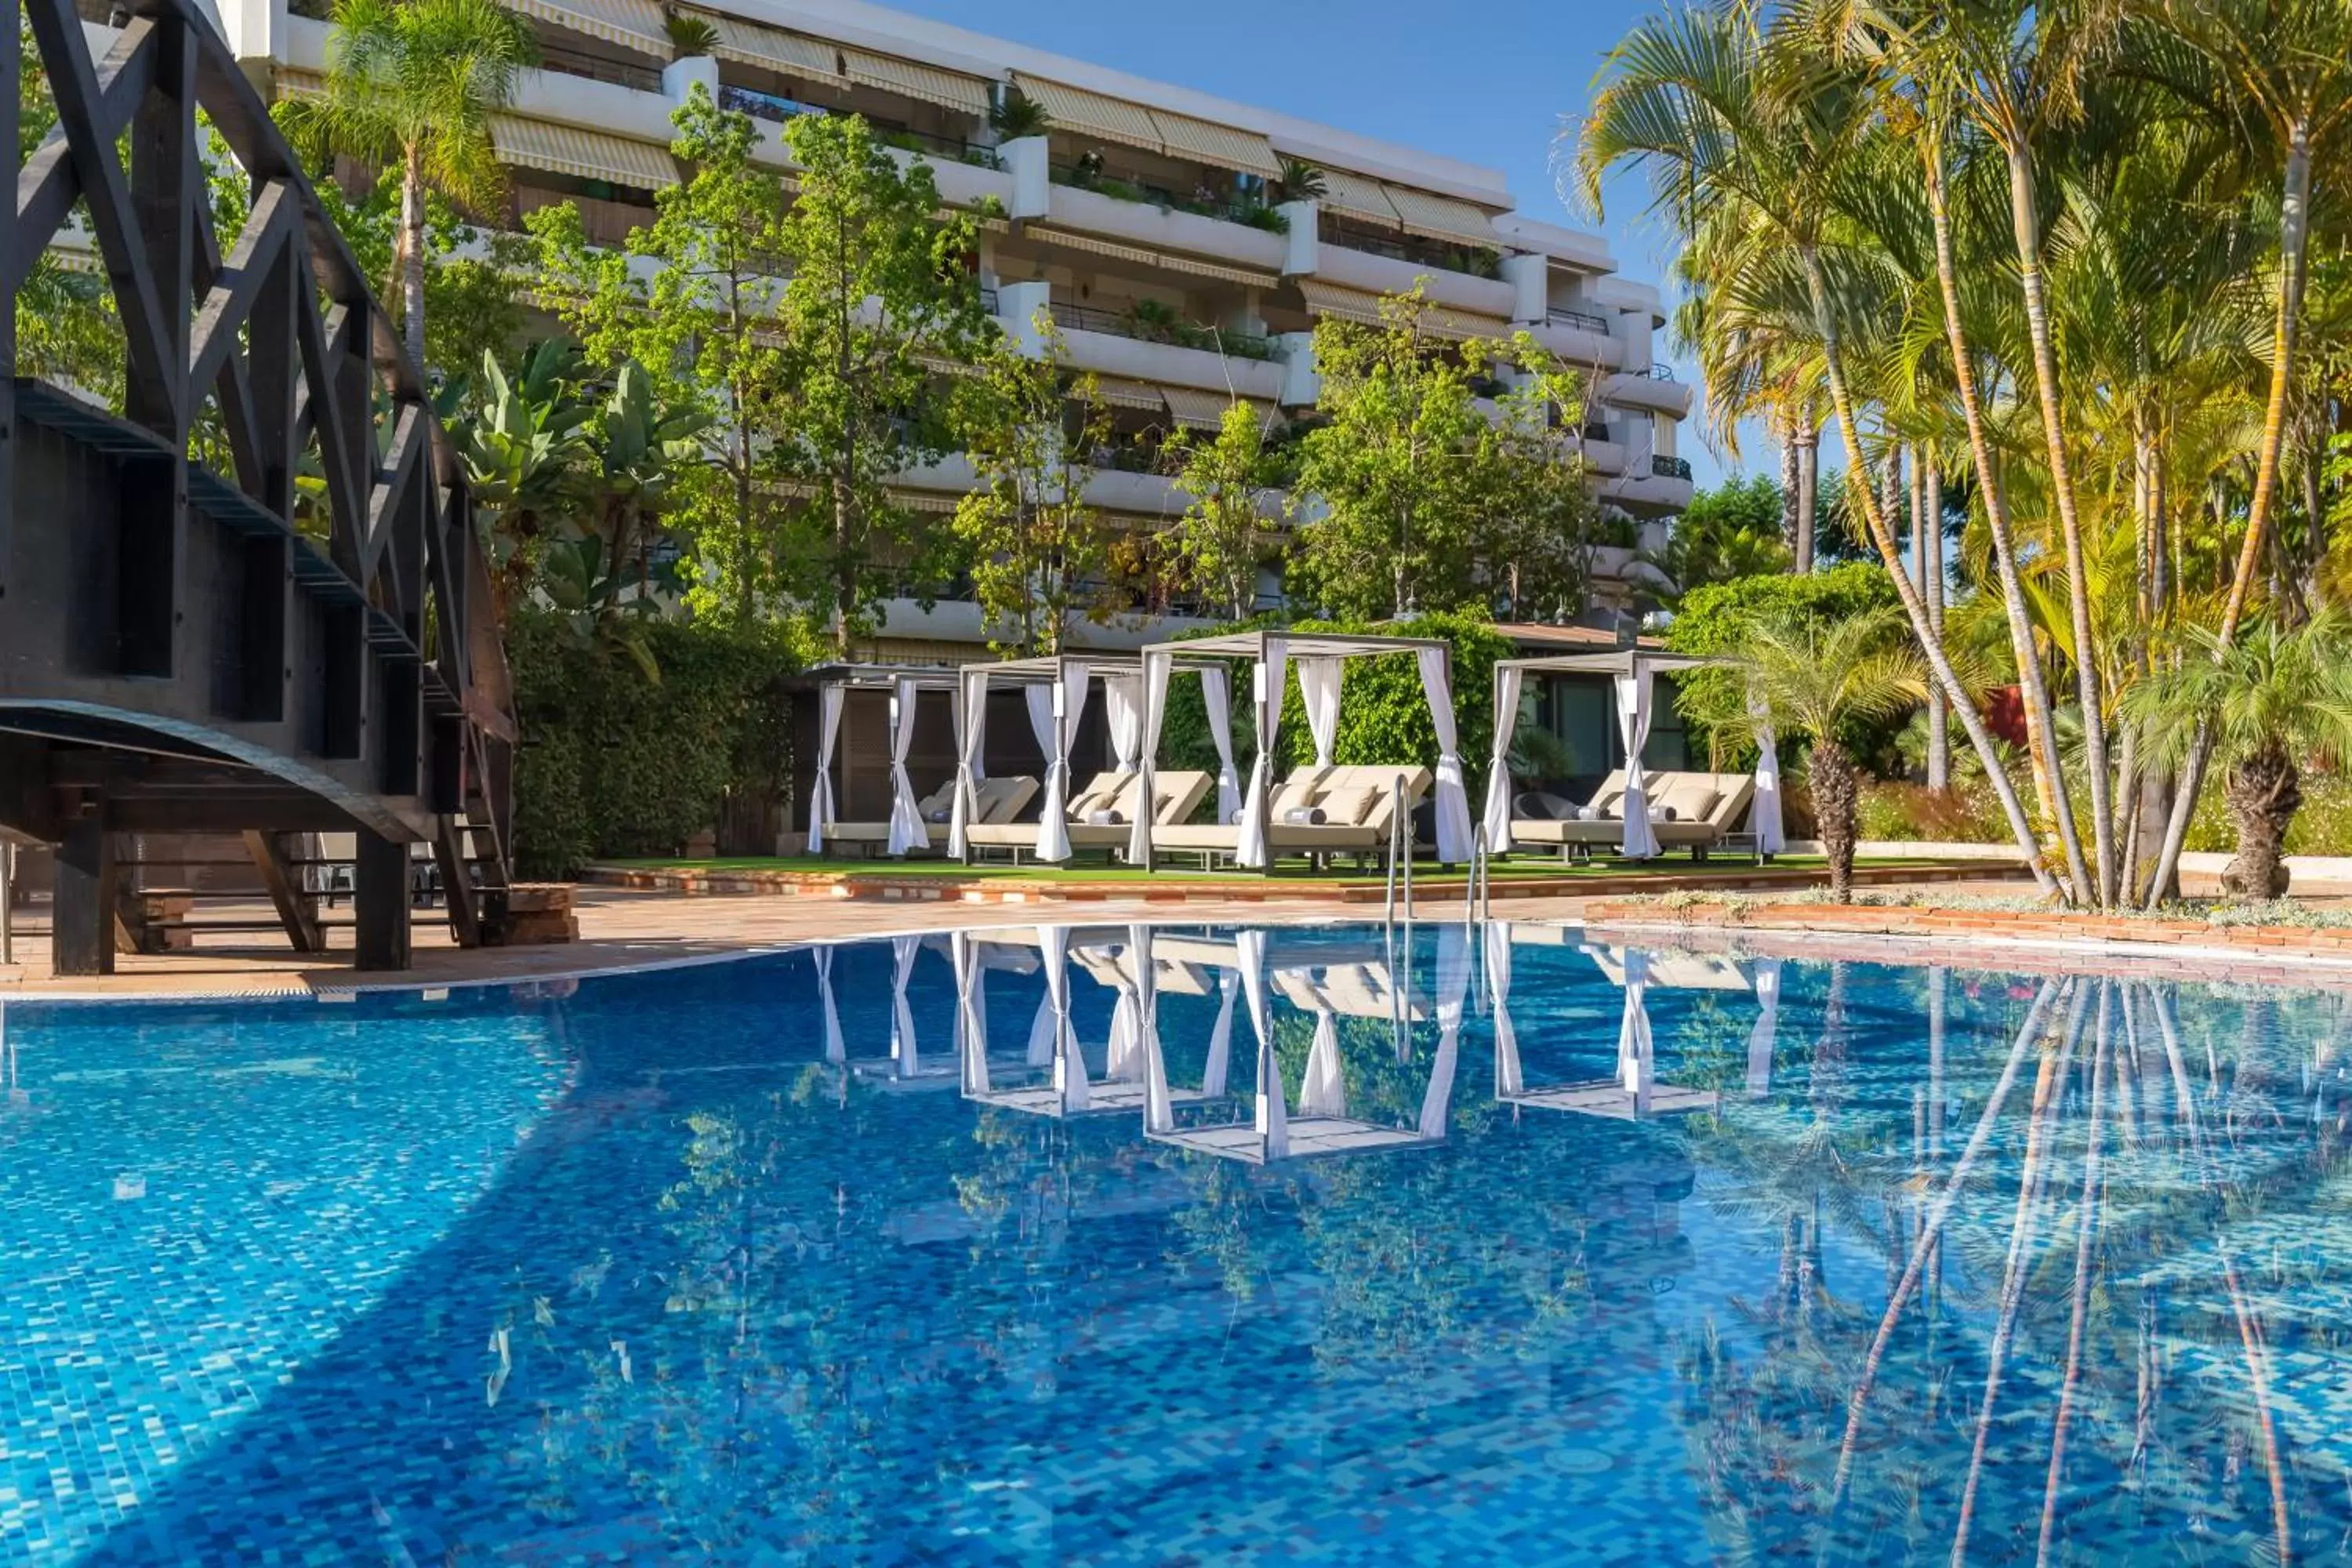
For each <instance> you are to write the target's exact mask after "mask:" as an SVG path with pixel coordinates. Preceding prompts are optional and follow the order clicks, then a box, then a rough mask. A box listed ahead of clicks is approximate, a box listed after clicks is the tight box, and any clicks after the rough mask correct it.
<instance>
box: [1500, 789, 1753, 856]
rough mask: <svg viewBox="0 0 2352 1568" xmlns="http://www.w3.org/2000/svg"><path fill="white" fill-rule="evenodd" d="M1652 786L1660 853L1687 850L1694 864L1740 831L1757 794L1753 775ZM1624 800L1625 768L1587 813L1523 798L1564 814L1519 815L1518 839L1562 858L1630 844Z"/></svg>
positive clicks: (1550, 800) (1514, 833)
mask: <svg viewBox="0 0 2352 1568" xmlns="http://www.w3.org/2000/svg"><path fill="white" fill-rule="evenodd" d="M1648 785H1649V792H1648V793H1649V798H1650V830H1651V831H1652V832H1653V833H1654V834H1655V835H1656V837H1657V840H1658V847H1659V849H1660V850H1661V851H1664V850H1668V849H1687V850H1689V851H1690V853H1691V858H1692V859H1694V860H1703V859H1705V858H1706V854H1707V851H1709V850H1710V849H1715V848H1718V847H1721V846H1722V845H1723V843H1724V841H1725V840H1726V839H1727V838H1728V837H1730V836H1731V835H1732V834H1733V833H1735V832H1737V831H1738V829H1739V825H1740V823H1741V821H1742V820H1743V819H1744V818H1745V817H1746V816H1747V813H1748V805H1749V803H1750V802H1751V801H1753V800H1754V799H1755V796H1756V779H1755V775H1754V774H1752V773H1652V774H1651V775H1650V776H1649V780H1648ZM1624 798H1625V773H1624V770H1623V769H1622V768H1621V769H1619V770H1618V771H1617V772H1615V773H1611V774H1610V775H1609V776H1608V777H1607V778H1606V779H1603V780H1602V781H1601V787H1600V788H1599V789H1597V790H1595V791H1593V793H1592V798H1591V801H1589V802H1587V803H1586V805H1585V806H1584V807H1582V808H1581V809H1580V808H1577V807H1574V806H1570V805H1568V804H1567V803H1566V802H1562V801H1559V800H1558V799H1557V797H1554V796H1549V795H1538V794H1536V793H1534V792H1529V793H1528V794H1526V795H1520V796H1519V798H1518V801H1517V803H1515V804H1517V805H1523V806H1528V807H1534V806H1538V805H1541V806H1545V807H1546V808H1548V809H1550V810H1553V811H1556V812H1559V813H1560V815H1558V816H1538V815H1534V814H1533V813H1532V812H1522V811H1515V812H1514V814H1513V816H1512V818H1511V838H1512V841H1513V843H1515V844H1516V845H1517V846H1518V847H1521V848H1525V849H1533V848H1537V847H1543V848H1552V847H1557V848H1558V849H1559V858H1561V859H1562V860H1568V859H1570V858H1574V857H1576V856H1577V855H1579V854H1582V855H1590V854H1591V852H1592V851H1593V850H1595V849H1602V850H1606V849H1609V848H1612V847H1615V846H1617V845H1619V844H1622V842H1624V837H1625V823H1624V818H1623V816H1622V811H1623V804H1624ZM1586 812H1590V813H1591V815H1590V816H1586V815H1584V814H1585V813H1586ZM1668 813H1671V814H1672V815H1671V816H1669V815H1667V814H1668Z"/></svg>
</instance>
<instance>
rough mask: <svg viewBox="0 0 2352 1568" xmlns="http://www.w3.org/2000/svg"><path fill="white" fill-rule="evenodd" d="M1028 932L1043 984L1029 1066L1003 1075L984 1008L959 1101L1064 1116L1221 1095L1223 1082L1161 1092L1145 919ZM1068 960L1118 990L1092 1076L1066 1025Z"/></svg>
mask: <svg viewBox="0 0 2352 1568" xmlns="http://www.w3.org/2000/svg"><path fill="white" fill-rule="evenodd" d="M1035 940H1036V942H1037V943H1038V945H1039V947H1040V948H1041V949H1042V950H1043V952H1044V954H1045V959H1044V966H1045V973H1046V983H1045V987H1046V988H1045V1001H1044V1002H1043V1004H1042V1005H1040V1006H1039V1008H1038V1014H1037V1020H1036V1023H1035V1024H1034V1026H1033V1027H1032V1029H1031V1035H1030V1040H1031V1047H1030V1051H1029V1058H1028V1067H1029V1070H1026V1071H1023V1070H1019V1069H1015V1071H1014V1073H1013V1077H1014V1079H1017V1081H1011V1082H1007V1081H1001V1079H1002V1078H1003V1074H1002V1072H1001V1070H1000V1069H999V1068H994V1067H992V1065H991V1064H990V1061H989V1058H988V1043H987V1038H986V1035H985V1030H986V1027H987V1020H986V1016H985V1014H984V1013H982V1014H981V1015H979V1016H977V1017H976V1020H975V1024H974V1026H973V1027H971V1029H970V1030H968V1031H967V1034H966V1037H965V1041H964V1046H963V1055H964V1058H965V1067H964V1073H963V1081H964V1096H965V1098H966V1099H968V1100H975V1101H978V1102H980V1103H982V1104H985V1105H992V1106H996V1107H999V1108H1000V1109H1003V1110H1017V1111H1020V1112H1022V1113H1023V1114H1024V1115H1030V1116H1045V1117H1050V1118H1053V1119H1055V1120H1057V1121H1062V1120H1069V1119H1072V1118H1076V1117H1084V1116H1103V1115H1112V1114H1131V1113H1133V1112H1135V1111H1137V1110H1145V1109H1148V1105H1147V1102H1148V1100H1150V1098H1151V1097H1152V1096H1153V1094H1154V1093H1155V1092H1157V1093H1158V1094H1159V1095H1160V1098H1161V1099H1163V1100H1166V1102H1167V1103H1169V1104H1171V1105H1173V1104H1186V1103H1191V1102H1194V1101H1199V1100H1206V1099H1210V1098H1218V1097H1222V1096H1223V1084H1222V1082H1220V1083H1218V1084H1217V1085H1216V1086H1215V1089H1214V1091H1213V1094H1212V1092H1211V1091H1210V1090H1209V1089H1206V1088H1204V1089H1202V1090H1197V1091H1186V1092H1179V1093H1176V1094H1174V1095H1172V1096H1170V1095H1168V1094H1167V1075H1166V1071H1165V1069H1164V1068H1161V1067H1160V1065H1159V1057H1160V1047H1159V1029H1160V1010H1159V987H1158V984H1157V976H1158V969H1159V963H1158V960H1157V959H1156V958H1155V957H1154V955H1153V952H1152V932H1151V930H1150V927H1148V926H1142V925H1136V926H1129V927H1127V928H1124V929H1123V930H1121V929H1119V928H1101V927H1089V928H1085V929H1082V930H1077V931H1073V930H1072V929H1071V928H1069V927H1063V926H1040V927H1038V928H1036V932H1035ZM992 945H993V944H992ZM974 946H975V949H976V948H977V946H978V944H974ZM960 962H963V963H971V964H972V965H973V966H975V967H977V965H978V963H979V960H978V959H977V957H976V956H975V957H974V958H972V959H970V960H962V961H960ZM1073 968H1076V969H1077V970H1079V971H1081V972H1083V973H1090V974H1092V975H1094V976H1095V977H1096V978H1097V979H1098V980H1100V981H1102V982H1103V983H1104V984H1108V985H1109V986H1111V987H1112V988H1113V989H1114V990H1115V991H1116V992H1117V993H1118V1001H1117V1003H1116V1004H1115V1005H1114V1009H1113V1013H1112V1020H1111V1028H1110V1037H1109V1039H1108V1041H1107V1042H1106V1046H1105V1051H1104V1056H1105V1065H1104V1070H1103V1073H1102V1076H1101V1077H1099V1078H1097V1077H1095V1076H1093V1075H1092V1074H1091V1073H1090V1072H1089V1071H1088V1069H1087V1063H1086V1056H1085V1049H1084V1047H1083V1045H1082V1044H1081V1043H1080V1041H1079V1040H1078V1037H1077V1033H1076V1030H1075V1029H1074V1028H1073V1027H1071V1026H1070V1021H1069V1018H1070V984H1069V977H1070V971H1071V970H1072V969H1073ZM1057 973H1058V974H1059V975H1060V979H1059V980H1058V981H1057V980H1056V979H1055V975H1056V974H1057ZM974 985H975V988H976V986H977V981H976V980H975V981H974ZM1155 1073H1156V1074H1157V1076H1156V1077H1155V1076H1154V1074H1155ZM1041 1079H1042V1081H1041Z"/></svg>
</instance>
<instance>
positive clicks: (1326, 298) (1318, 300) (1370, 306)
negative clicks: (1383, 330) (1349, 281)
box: [1298, 278, 1381, 327]
mask: <svg viewBox="0 0 2352 1568" xmlns="http://www.w3.org/2000/svg"><path fill="white" fill-rule="evenodd" d="M1298 291H1299V293H1300V294H1302V295H1304V296H1305V297H1306V300H1307V311H1308V313H1310V314H1312V315H1317V316H1336V317H1338V318H1339V320H1340V321H1360V322H1361V323H1362V324H1364V325H1365V326H1368V327H1377V326H1379V325H1380V324H1381V297H1380V296H1379V295H1378V294H1367V293H1366V292H1364V290H1362V289H1342V288H1341V287H1339V285H1338V284H1337V283H1323V282H1318V280H1317V279H1312V278H1302V279H1299V280H1298Z"/></svg>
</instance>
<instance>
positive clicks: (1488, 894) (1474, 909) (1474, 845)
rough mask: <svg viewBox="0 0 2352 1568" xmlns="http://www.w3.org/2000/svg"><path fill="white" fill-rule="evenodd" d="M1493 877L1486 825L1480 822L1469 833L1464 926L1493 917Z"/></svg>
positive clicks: (1463, 901)
mask: <svg viewBox="0 0 2352 1568" xmlns="http://www.w3.org/2000/svg"><path fill="white" fill-rule="evenodd" d="M1494 877H1495V868H1494V865H1493V857H1492V854H1491V853H1490V852H1489V850H1488V849H1487V847H1486V824H1485V823H1483V822H1482V823H1480V824H1478V825H1477V826H1475V828H1473V829H1472V830H1471V833H1470V879H1469V881H1468V882H1466V883H1465V885H1464V886H1463V889H1462V923H1463V924H1464V925H1473V924H1475V923H1476V922H1478V921H1484V920H1488V919H1491V918H1492V917H1493V914H1494V907H1495V881H1494Z"/></svg>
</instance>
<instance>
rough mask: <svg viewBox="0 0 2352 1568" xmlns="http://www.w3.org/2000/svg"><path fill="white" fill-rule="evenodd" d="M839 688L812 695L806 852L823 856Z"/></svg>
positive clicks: (832, 686) (830, 822)
mask: <svg viewBox="0 0 2352 1568" xmlns="http://www.w3.org/2000/svg"><path fill="white" fill-rule="evenodd" d="M841 695H842V693H841V686H840V683H839V682H837V681H836V682H833V683H830V684H828V685H825V686H824V687H821V688H819V689H818V690H817V694H816V787H815V788H814V790H812V791H810V792H809V826H808V850H809V853H810V854H812V855H822V854H824V836H825V831H826V829H828V828H830V827H831V826H833V743H834V741H835V738H837V737H838V736H839V735H840V733H841Z"/></svg>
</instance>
